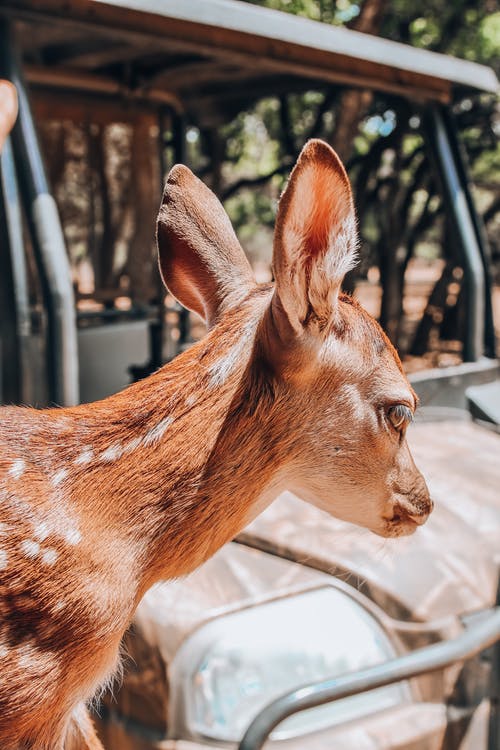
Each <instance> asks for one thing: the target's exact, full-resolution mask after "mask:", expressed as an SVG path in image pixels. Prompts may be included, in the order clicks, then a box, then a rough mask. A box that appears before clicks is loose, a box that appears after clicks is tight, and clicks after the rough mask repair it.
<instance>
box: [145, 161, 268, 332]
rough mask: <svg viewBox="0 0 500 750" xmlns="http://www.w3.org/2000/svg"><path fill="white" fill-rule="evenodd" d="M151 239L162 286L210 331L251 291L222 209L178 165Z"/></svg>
mask: <svg viewBox="0 0 500 750" xmlns="http://www.w3.org/2000/svg"><path fill="white" fill-rule="evenodd" d="M156 236H157V242H158V253H159V261H160V271H161V275H162V277H163V281H164V282H165V285H166V286H167V288H168V289H169V291H170V292H171V293H172V294H173V295H174V297H176V299H178V300H179V302H180V303H181V304H183V305H184V307H187V308H188V309H189V310H193V311H194V312H196V313H198V315H199V316H200V317H201V318H203V320H204V321H205V322H206V324H207V325H208V327H209V328H211V327H212V326H213V325H215V323H217V321H218V320H219V318H220V317H221V315H222V314H223V313H224V312H225V311H226V310H228V309H229V308H230V307H232V306H234V305H236V304H238V302H239V301H240V300H241V299H242V298H243V297H244V296H245V295H246V294H248V292H249V290H250V289H252V288H253V287H254V286H255V280H254V277H253V273H252V269H251V268H250V264H249V262H248V260H247V259H246V257H245V253H244V252H243V250H242V248H241V245H240V243H239V242H238V240H237V239H236V235H235V233H234V231H233V228H232V226H231V222H230V220H229V217H228V215H227V214H226V212H225V211H224V208H223V207H222V205H221V203H220V202H219V200H218V199H217V197H216V196H215V195H214V194H213V193H212V191H211V190H209V188H208V187H207V186H206V185H204V184H203V182H201V180H199V179H198V178H197V177H195V175H194V174H193V173H192V172H191V170H189V169H188V168H187V167H185V166H183V165H182V164H177V165H176V166H174V167H173V168H172V169H171V171H170V174H169V175H168V179H167V183H166V185H165V191H164V193H163V201H162V205H161V208H160V213H159V215H158V222H157V229H156Z"/></svg>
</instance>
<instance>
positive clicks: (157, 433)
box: [142, 417, 174, 445]
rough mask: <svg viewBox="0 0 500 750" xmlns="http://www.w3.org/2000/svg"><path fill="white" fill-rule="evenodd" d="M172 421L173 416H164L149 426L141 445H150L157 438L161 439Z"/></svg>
mask: <svg viewBox="0 0 500 750" xmlns="http://www.w3.org/2000/svg"><path fill="white" fill-rule="evenodd" d="M173 421H174V419H173V417H164V418H163V419H162V420H161V421H160V422H158V424H157V425H155V426H154V427H151V429H149V430H148V431H147V432H146V434H145V435H144V437H143V439H142V443H143V445H152V444H153V443H156V442H157V441H158V440H161V438H162V437H163V435H164V434H165V432H166V431H167V429H168V428H169V427H170V425H171V424H172V422H173Z"/></svg>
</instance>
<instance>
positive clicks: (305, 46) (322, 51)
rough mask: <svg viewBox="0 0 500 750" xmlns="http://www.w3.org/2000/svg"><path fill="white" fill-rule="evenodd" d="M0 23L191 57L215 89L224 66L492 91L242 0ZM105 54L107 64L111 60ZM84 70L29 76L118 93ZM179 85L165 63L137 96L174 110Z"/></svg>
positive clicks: (107, 0) (154, 0)
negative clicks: (53, 28) (51, 28)
mask: <svg viewBox="0 0 500 750" xmlns="http://www.w3.org/2000/svg"><path fill="white" fill-rule="evenodd" d="M125 11H126V12H125ZM0 13H4V14H7V15H8V16H10V17H12V18H14V19H16V20H22V21H24V22H25V23H28V24H32V28H33V30H34V32H35V37H36V24H38V23H39V22H42V23H43V22H44V21H48V22H51V23H54V22H56V24H57V25H58V26H61V27H64V28H66V29H68V30H69V29H73V30H76V29H78V30H80V31H81V32H82V33H87V34H91V35H92V37H89V39H93V40H94V42H95V40H96V38H99V37H101V38H103V39H104V40H108V41H109V39H113V40H114V42H115V43H116V44H117V48H116V50H115V52H116V55H117V59H118V60H119V58H120V55H122V58H123V60H124V61H125V60H126V61H127V62H129V63H130V62H132V61H133V60H134V54H135V52H134V48H136V51H137V58H140V57H141V55H143V54H144V53H145V52H147V50H148V46H150V45H153V47H154V49H155V50H157V51H158V54H159V55H161V53H163V54H170V55H171V54H172V53H173V52H177V53H179V54H184V55H193V56H194V57H195V58H196V57H197V58H198V59H194V61H193V62H191V66H192V70H191V72H192V79H193V81H194V83H196V70H197V69H198V71H201V70H202V69H203V67H204V66H205V67H206V66H207V65H214V64H215V67H214V68H213V76H212V77H211V80H212V81H213V82H217V81H220V83H221V84H224V82H226V83H227V81H228V79H227V75H228V74H227V72H226V73H225V72H224V66H226V68H235V69H239V70H240V71H242V72H243V74H247V75H252V76H253V77H254V80H260V79H262V80H263V81H264V80H266V79H269V78H270V77H272V76H292V77H293V78H294V81H295V83H296V82H297V81H296V79H297V78H299V79H302V80H304V79H305V80H306V81H307V80H309V81H313V82H314V81H315V82H316V83H318V82H321V83H323V84H335V83H336V84H342V85H349V86H356V87H362V88H370V89H374V90H378V91H382V92H387V93H390V94H396V95H400V96H403V97H406V98H409V97H411V98H412V100H415V101H422V102H425V101H437V102H441V103H449V102H450V101H452V100H453V99H454V98H455V97H456V96H457V94H458V93H460V92H464V91H471V92H473V91H476V92H477V91H484V92H490V93H495V92H497V91H498V80H497V78H496V75H495V73H494V71H493V70H491V69H490V68H488V67H486V66H484V65H478V64H477V63H472V62H469V61H466V60H460V59H457V58H453V57H449V56H448V55H442V54H438V53H435V52H429V51H427V50H421V49H416V48H413V47H410V46H408V45H404V44H400V43H397V42H393V41H390V40H387V39H381V38H379V37H374V36H371V35H369V34H364V33H361V32H357V31H353V30H350V29H345V28H341V27H336V26H332V25H328V24H323V23H319V22H317V21H312V20H309V19H307V18H303V17H297V16H294V15H291V14H288V13H283V12H281V11H275V10H271V9H268V8H262V7H258V6H254V5H251V4H248V3H244V2H240V0H210V1H209V2H208V1H207V0H183V2H179V1H178V0H0ZM33 22H35V25H33ZM21 41H22V40H21ZM119 42H121V43H122V44H123V45H124V46H123V47H122V48H121V49H120V45H119ZM103 52H104V53H105V54H107V55H108V56H109V57H110V58H112V57H113V50H110V49H109V48H108V49H105V50H103V51H101V56H102V54H103ZM96 54H97V55H98V51H97V53H96ZM97 59H98V58H96V57H95V56H94V62H95V61H96V60H97ZM85 60H86V61H87V64H88V63H89V61H91V60H92V53H90V56H89V55H87V56H86V57H85V55H84V56H83V57H82V56H80V58H79V61H78V65H76V66H75V65H74V60H73V64H72V60H71V57H70V58H69V59H68V61H67V63H68V64H65V62H64V60H61V61H59V62H58V61H57V60H54V61H53V62H52V63H51V64H50V65H45V66H43V72H42V68H40V67H38V66H37V67H36V68H27V72H28V78H29V79H31V80H34V82H35V83H36V82H38V83H39V84H42V85H54V86H57V87H59V88H60V87H68V88H76V89H81V88H87V90H89V89H90V88H91V87H92V85H93V83H95V85H96V87H99V86H101V88H102V87H103V86H104V87H105V88H106V87H107V88H108V90H109V92H110V93H111V92H112V90H113V86H114V87H115V89H116V88H117V86H118V84H119V83H120V81H118V82H117V79H116V78H115V77H113V76H111V77H108V78H106V77H103V76H102V71H101V75H98V74H96V73H91V72H89V69H88V67H85V64H84V62H85ZM197 65H198V68H197V67H196V66H197ZM217 66H218V67H217ZM175 75H176V69H173V70H172V69H171V68H170V66H169V64H168V62H167V64H166V66H165V68H164V70H163V71H162V70H160V71H159V73H158V71H157V72H156V73H155V74H152V76H151V78H150V79H149V78H148V77H147V75H145V74H142V79H141V82H140V83H139V84H137V83H136V88H137V89H138V90H139V93H140V94H141V95H144V98H152V99H155V100H156V99H157V100H158V102H159V103H160V102H161V101H163V103H164V104H165V103H171V104H172V105H173V106H176V107H177V108H179V102H178V101H177V100H176V97H177V98H179V97H178V92H176V89H175ZM42 79H43V80H42ZM229 80H231V77H229ZM188 84H189V77H188V81H187V85H188ZM131 90H132V87H131ZM136 93H137V92H136ZM169 98H170V102H167V101H166V100H167V99H169ZM180 98H181V99H182V97H180Z"/></svg>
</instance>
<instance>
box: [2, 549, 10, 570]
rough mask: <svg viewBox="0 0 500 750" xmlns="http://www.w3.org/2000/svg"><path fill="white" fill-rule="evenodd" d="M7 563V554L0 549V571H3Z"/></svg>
mask: <svg viewBox="0 0 500 750" xmlns="http://www.w3.org/2000/svg"><path fill="white" fill-rule="evenodd" d="M8 562H9V558H8V555H7V552H6V551H5V550H4V549H0V570H5V569H6V567H7V563H8Z"/></svg>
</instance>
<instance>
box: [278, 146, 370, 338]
mask: <svg viewBox="0 0 500 750" xmlns="http://www.w3.org/2000/svg"><path fill="white" fill-rule="evenodd" d="M356 246H357V233H356V219H355V215H354V205H353V199H352V193H351V187H350V185H349V179H348V177H347V174H346V171H345V169H344V167H343V166H342V163H341V161H340V159H339V157H338V156H337V154H336V153H335V151H334V150H333V149H332V148H331V147H330V146H328V144H326V143H324V142H323V141H319V140H312V141H309V142H308V143H307V144H306V145H305V146H304V148H303V149H302V152H301V154H300V156H299V159H298V161H297V164H296V166H295V168H294V169H293V172H292V174H291V175H290V179H289V181H288V185H287V187H286V189H285V192H284V193H283V195H282V197H281V200H280V204H279V208H278V215H277V217H276V229H275V233H274V254H273V268H274V276H275V279H276V295H275V299H274V300H273V303H274V308H275V309H276V311H278V313H280V314H283V313H285V314H286V317H287V319H288V324H289V325H290V326H291V327H292V329H293V330H294V331H295V333H296V334H298V335H300V334H301V333H302V332H303V331H304V330H305V329H306V328H307V327H308V325H309V323H310V322H312V321H319V322H320V323H322V324H326V323H328V321H330V320H332V319H333V318H334V316H335V312H336V309H337V305H338V294H339V292H340V288H341V284H342V280H343V278H344V275H345V274H346V273H347V271H349V270H350V269H351V268H353V266H354V265H355V263H356V259H357V255H356ZM280 311H281V312H280Z"/></svg>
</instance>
